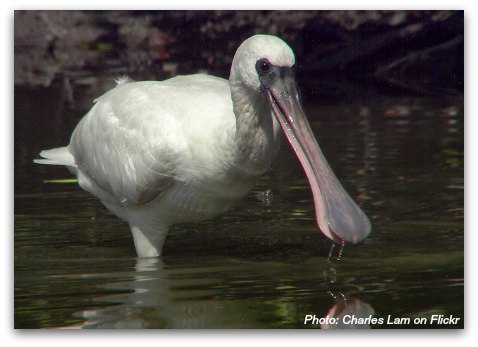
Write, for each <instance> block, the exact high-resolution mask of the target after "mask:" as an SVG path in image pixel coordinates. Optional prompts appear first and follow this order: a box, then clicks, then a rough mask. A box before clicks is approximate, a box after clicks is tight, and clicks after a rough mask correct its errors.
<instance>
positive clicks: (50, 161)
mask: <svg viewBox="0 0 478 347" xmlns="http://www.w3.org/2000/svg"><path fill="white" fill-rule="evenodd" d="M40 156H41V157H43V158H44V159H34V160H33V162H35V163H37V164H46V165H65V166H72V167H76V163H75V158H74V157H73V155H72V154H71V153H70V151H69V150H68V147H60V148H53V149H47V150H44V151H41V152H40Z"/></svg>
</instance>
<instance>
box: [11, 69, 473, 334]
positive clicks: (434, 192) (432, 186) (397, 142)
mask: <svg viewBox="0 0 478 347" xmlns="http://www.w3.org/2000/svg"><path fill="white" fill-rule="evenodd" d="M109 77H110V76H108V78H106V79H104V80H103V79H102V78H101V76H99V78H98V79H96V80H95V83H94V87H92V86H91V84H88V83H85V84H81V83H79V84H76V85H73V86H70V87H68V88H66V87H65V83H66V82H65V81H57V83H55V84H54V85H52V86H50V87H45V88H43V87H38V88H35V89H28V88H23V87H20V86H17V87H16V89H15V147H14V148H15V230H14V233H15V234H14V242H15V253H14V258H15V281H14V282H15V283H14V285H15V291H14V293H15V327H16V328H49V327H86V328H111V327H121V328H123V327H124V328H352V327H357V326H355V325H353V324H335V325H330V324H329V325H327V324H307V325H304V318H305V316H306V315H316V316H317V317H325V316H327V315H330V316H331V317H338V316H344V315H354V316H356V317H361V316H363V317H369V316H373V317H378V318H383V319H385V320H387V318H388V317H389V316H391V317H392V318H395V317H398V318H410V320H411V322H412V323H411V324H405V325H390V324H385V323H383V324H365V325H361V326H360V327H372V328H397V327H407V328H422V327H441V328H457V327H463V326H464V322H463V319H464V295H463V294H464V247H463V246H464V233H463V228H464V226H463V225H464V223H463V214H464V202H463V199H464V173H463V167H464V162H463V136H464V132H463V101H462V100H460V99H444V98H441V97H435V98H432V97H427V98H424V97H410V96H394V97H385V96H384V97H376V96H375V97H373V98H372V97H371V98H369V99H367V98H365V99H361V100H352V101H350V100H349V101H327V100H325V101H323V100H320V102H318V101H314V100H311V98H309V99H308V100H306V105H305V108H306V113H307V114H308V115H309V118H310V120H311V124H312V127H313V129H314V132H315V133H316V136H317V138H318V141H319V143H320V145H321V147H322V149H323V151H324V154H325V156H326V157H327V158H328V160H329V162H330V164H331V166H332V168H333V169H334V171H335V173H336V175H337V176H338V177H339V179H340V180H341V182H342V183H343V185H344V186H345V188H346V189H347V190H348V191H349V193H350V194H351V196H352V197H353V198H354V199H355V200H356V201H357V202H358V204H359V205H360V206H361V207H362V209H363V210H364V211H365V213H366V214H367V215H368V216H369V218H370V220H371V222H372V227H373V230H372V234H371V236H370V237H369V238H368V239H366V240H365V241H364V242H362V243H360V244H359V245H356V246H346V247H345V248H344V249H343V250H342V251H341V254H340V250H339V247H336V248H335V249H334V250H333V251H332V256H331V257H329V251H330V248H331V242H330V241H329V240H328V239H326V238H325V237H324V236H323V235H322V234H321V233H320V232H319V231H318V230H317V227H316V225H315V221H314V211H313V202H312V196H311V192H310V189H309V187H308V183H307V180H306V178H305V175H304V174H303V171H302V168H301V167H300V164H299V163H298V161H297V159H296V158H295V157H294V155H293V154H292V152H291V151H290V150H289V148H288V145H287V143H284V146H283V149H282V151H281V154H280V156H279V158H278V160H277V161H276V162H275V163H274V165H273V167H272V168H271V170H270V171H269V172H268V173H267V174H266V175H265V176H264V177H263V178H262V179H261V180H260V181H259V182H258V184H257V186H256V187H255V189H254V191H253V192H251V193H250V194H249V196H248V197H247V198H246V199H245V200H244V201H243V202H242V203H240V204H239V205H238V206H236V207H235V208H234V209H233V210H231V211H230V212H228V213H226V214H224V215H223V216H221V217H219V218H217V219H214V220H210V221H206V222H202V223H197V224H188V225H180V226H177V227H176V228H175V229H173V230H172V231H171V233H170V235H169V237H168V240H167V242H166V245H165V248H164V254H165V256H164V257H163V258H161V259H158V260H144V259H143V260H141V259H138V258H136V256H135V251H134V246H133V242H132V239H131V236H130V233H129V228H128V226H127V224H126V223H124V222H122V221H120V220H119V219H117V218H116V217H114V216H113V215H111V214H110V213H108V212H107V211H106V209H105V208H104V207H103V206H102V205H101V203H100V202H99V201H98V200H96V199H95V198H94V197H92V196H90V195H89V194H88V193H86V192H84V191H82V190H81V189H80V188H79V187H78V186H77V185H76V184H59V183H48V182H45V181H47V180H51V179H62V178H69V177H71V176H70V175H69V173H68V171H67V170H65V169H63V168H57V167H51V166H38V165H34V164H33V163H32V159H33V158H35V157H37V155H38V152H39V151H40V150H41V149H45V148H52V147H58V146H62V145H66V144H67V143H68V140H69V136H70V134H71V131H72V129H73V128H74V125H75V124H76V123H77V122H78V120H79V118H80V117H81V116H82V114H84V113H85V112H86V111H87V110H88V108H89V107H90V105H91V100H93V99H94V98H95V97H96V96H98V95H99V94H100V93H101V92H102V91H104V90H105V89H106V86H108V85H109V84H110V83H111V81H110V78H109ZM269 190H270V191H271V192H272V199H271V200H272V201H269V200H270V199H269V200H268V199H263V197H264V192H269ZM267 195H268V196H270V193H267ZM432 315H445V316H449V315H453V316H454V317H459V318H461V319H460V320H459V322H458V324H456V325H439V324H435V323H434V324H422V325H417V324H413V320H414V318H417V317H424V318H426V319H427V321H428V322H430V318H431V317H432Z"/></svg>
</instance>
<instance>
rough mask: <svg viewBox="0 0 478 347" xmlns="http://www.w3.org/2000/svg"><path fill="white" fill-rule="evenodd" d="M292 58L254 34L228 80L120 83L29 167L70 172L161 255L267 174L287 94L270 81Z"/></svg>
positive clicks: (144, 248)
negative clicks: (174, 233) (172, 233)
mask: <svg viewBox="0 0 478 347" xmlns="http://www.w3.org/2000/svg"><path fill="white" fill-rule="evenodd" d="M294 61H295V58H294V55H293V52H292V50H291V49H290V47H289V46H288V45H287V44H285V43H284V42H283V41H282V40H280V39H279V38H277V37H274V36H267V35H256V36H253V37H252V38H250V39H248V40H246V41H245V42H244V43H243V44H242V45H241V46H240V48H239V49H238V51H237V52H236V55H235V57H234V60H233V63H232V67H231V75H230V79H229V81H227V80H224V79H221V78H217V77H213V76H208V75H201V74H198V75H190V76H177V77H174V78H171V79H169V80H166V81H161V82H159V81H144V82H129V81H128V80H121V81H120V83H118V85H117V86H116V87H115V88H114V89H112V90H110V91H109V92H107V93H105V94H104V95H103V96H101V97H99V98H98V99H97V100H96V102H95V104H94V106H93V107H92V109H91V110H90V111H89V112H88V114H87V115H86V116H85V117H84V118H83V119H82V120H81V121H80V123H79V124H78V126H77V127H76V129H75V131H74V132H73V135H72V138H71V142H70V144H69V146H68V147H63V148H56V149H52V150H47V151H42V152H41V153H40V155H41V156H42V157H44V158H45V159H38V160H36V162H37V163H41V164H57V165H65V166H68V167H69V168H70V170H71V171H72V172H74V173H75V174H76V175H77V176H78V179H79V184H80V186H81V187H82V188H83V189H85V190H86V191H88V192H90V193H91V194H93V195H95V196H97V197H98V198H99V199H100V200H101V201H102V202H103V203H104V205H105V206H106V207H107V208H108V209H109V210H110V211H112V212H113V213H114V214H116V215H117V216H119V217H120V218H122V219H123V220H125V221H127V222H128V223H129V225H130V227H131V230H132V233H133V237H134V241H135V246H136V250H137V253H138V255H139V256H142V257H148V256H157V255H160V254H161V250H162V247H163V244H164V241H165V238H166V235H167V232H168V230H169V228H170V227H171V226H172V225H174V224H177V223H183V222H191V221H198V220H203V219H207V218H211V217H214V216H217V215H219V214H221V213H223V212H225V211H226V210H228V209H229V208H230V207H231V206H232V205H234V204H235V203H236V202H238V201H239V200H240V199H242V198H243V197H244V196H245V195H246V194H247V192H248V191H249V190H250V189H251V188H252V187H253V185H254V183H255V181H256V180H257V178H258V177H260V176H261V175H262V174H263V173H264V172H265V171H266V170H267V169H268V167H269V166H270V164H271V162H272V160H273V158H274V156H275V154H276V153H277V151H278V142H279V133H280V126H279V123H281V120H280V117H279V116H277V113H280V114H282V115H284V114H287V107H284V106H283V105H281V101H280V100H279V99H280V98H286V99H287V100H288V102H289V103H291V102H294V97H295V96H294V95H290V93H289V91H288V90H287V89H283V90H282V91H280V90H279V91H275V89H274V88H276V87H275V86H274V84H275V83H276V82H275V81H276V80H279V79H280V78H282V77H284V76H285V75H284V76H282V75H281V74H284V71H285V70H284V69H286V68H287V69H288V68H290V67H291V66H292V65H293V64H294ZM264 62H266V63H267V64H268V65H267V64H266V63H264ZM259 63H261V64H262V65H258V64H259ZM264 64H266V65H267V66H266V65H264ZM262 67H264V70H265V68H266V67H268V68H270V70H269V72H268V74H267V73H265V72H264V71H262ZM274 69H275V70H274ZM281 71H282V72H281ZM287 76H288V75H287ZM287 76H286V77H287ZM277 83H278V82H277ZM269 90H271V92H269ZM274 91H275V92H274ZM271 95H272V96H271ZM268 96H269V97H268ZM271 98H272V99H271ZM287 100H286V101H287ZM284 109H286V110H284ZM299 109H300V106H299ZM291 110H292V113H291V115H286V119H287V117H294V112H293V111H294V107H292V108H291ZM273 115H275V117H274V116H273ZM290 121H291V122H292V123H293V121H292V118H290ZM281 124H282V123H281ZM283 127H284V125H283ZM289 127H290V124H289ZM293 127H294V124H292V128H293ZM285 128H287V125H286V126H285ZM299 130H300V129H299ZM286 132H290V129H289V130H287V129H286ZM298 134H300V132H299V133H294V134H292V135H293V136H298ZM288 138H289V136H288ZM312 138H313V137H312ZM289 140H290V141H292V142H293V141H294V140H293V139H291V138H289ZM314 141H315V140H314ZM315 145H316V144H315ZM294 148H295V147H294ZM317 148H318V146H317ZM296 151H297V150H296ZM319 151H320V150H319ZM306 152H309V151H308V150H306ZM311 154H312V153H306V155H311ZM298 155H299V154H298ZM320 155H321V153H320ZM299 157H300V155H299ZM301 160H302V159H301ZM303 165H307V164H304V163H303ZM312 166H314V164H313V163H312ZM327 167H328V165H327ZM306 172H307V170H306ZM332 175H333V174H332ZM308 176H310V175H309V174H308ZM334 177H335V176H334ZM310 179H311V177H309V180H310ZM342 190H343V189H342ZM345 194H346V193H345ZM315 195H316V194H315V193H314V199H315V198H316V196H315ZM347 197H348V196H347ZM349 199H350V198H349ZM352 203H353V202H352ZM318 205H320V204H318V203H317V201H316V207H317V206H318ZM322 205H323V203H322ZM357 208H358V207H357ZM360 212H361V211H360ZM318 216H319V214H318ZM365 218H366V217H365ZM367 222H368V220H367ZM319 225H320V223H319ZM369 229H370V227H368V231H367V232H366V234H368V232H369V231H370V230H369ZM324 233H325V234H326V235H327V236H329V237H331V238H334V239H346V238H344V237H343V236H341V233H340V232H337V231H335V230H333V232H329V234H330V235H328V234H327V232H326V231H324ZM334 234H337V235H338V237H337V238H336V237H335V236H334ZM363 234H364V232H362V233H361V234H360V237H358V238H357V237H356V238H353V239H351V241H352V242H355V241H357V240H358V239H359V238H360V239H361V238H363V237H364V236H363ZM365 236H366V235H365ZM346 240H347V239H346ZM347 241H348V240H347Z"/></svg>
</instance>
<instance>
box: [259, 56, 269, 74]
mask: <svg viewBox="0 0 478 347" xmlns="http://www.w3.org/2000/svg"><path fill="white" fill-rule="evenodd" d="M256 70H257V73H258V74H259V75H266V74H268V73H269V72H270V71H271V70H272V64H271V63H269V61H268V60H267V59H260V60H258V61H257V63H256Z"/></svg>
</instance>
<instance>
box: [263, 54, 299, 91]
mask: <svg viewBox="0 0 478 347" xmlns="http://www.w3.org/2000/svg"><path fill="white" fill-rule="evenodd" d="M256 71H257V74H258V75H259V81H260V82H261V86H262V87H263V88H266V89H269V88H270V87H271V86H272V83H273V81H274V79H276V78H284V77H294V71H293V70H292V68H290V67H283V66H276V65H272V64H271V63H270V62H269V61H268V60H267V59H259V60H258V61H257V62H256Z"/></svg>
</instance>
